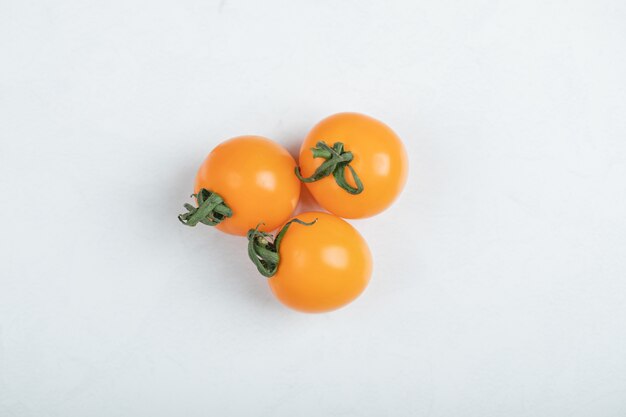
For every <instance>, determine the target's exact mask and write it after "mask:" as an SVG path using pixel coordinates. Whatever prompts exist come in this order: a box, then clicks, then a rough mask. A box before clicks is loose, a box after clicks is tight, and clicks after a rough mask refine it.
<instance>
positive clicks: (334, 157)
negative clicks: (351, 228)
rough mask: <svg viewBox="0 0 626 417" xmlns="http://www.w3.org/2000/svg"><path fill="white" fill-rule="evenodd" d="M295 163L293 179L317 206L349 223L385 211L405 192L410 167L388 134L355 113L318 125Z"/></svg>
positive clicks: (378, 124)
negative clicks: (347, 219)
mask: <svg viewBox="0 0 626 417" xmlns="http://www.w3.org/2000/svg"><path fill="white" fill-rule="evenodd" d="M320 142H323V143H320ZM299 162H300V167H299V170H300V171H299V172H298V171H296V175H299V177H300V179H301V180H302V181H303V182H305V183H306V186H307V188H308V189H309V191H310V192H311V194H312V195H313V197H314V198H315V200H316V201H317V202H318V203H319V205H320V206H322V207H323V208H325V209H326V210H328V211H330V212H331V213H333V214H335V215H337V216H340V217H345V218H350V219H358V218H364V217H370V216H373V215H375V214H377V213H380V212H381V211H383V210H385V209H386V208H387V207H389V206H390V205H391V203H393V201H394V200H395V199H396V197H398V195H399V194H400V192H401V191H402V188H404V184H405V182H406V178H407V173H408V165H409V164H408V158H407V155H406V151H405V150H404V146H403V145H402V142H401V141H400V138H399V137H398V136H397V135H396V134H395V133H394V132H393V130H391V128H389V127H388V126H387V125H385V124H384V123H382V122H380V121H378V120H376V119H374V118H371V117H369V116H366V115H363V114H359V113H338V114H335V115H332V116H330V117H327V118H326V119H324V120H322V121H321V122H319V123H318V124H317V125H316V126H315V127H313V129H312V130H311V131H310V132H309V134H308V135H307V137H306V139H305V140H304V143H303V144H302V147H301V149H300V159H299ZM355 173H356V176H355V175H354V174H355ZM330 174H332V176H331V175H330Z"/></svg>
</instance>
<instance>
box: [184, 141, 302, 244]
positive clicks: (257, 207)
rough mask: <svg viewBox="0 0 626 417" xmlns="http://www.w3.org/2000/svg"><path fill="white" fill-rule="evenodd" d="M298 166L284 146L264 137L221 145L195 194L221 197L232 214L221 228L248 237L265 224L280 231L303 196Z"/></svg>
mask: <svg viewBox="0 0 626 417" xmlns="http://www.w3.org/2000/svg"><path fill="white" fill-rule="evenodd" d="M295 166H296V164H295V161H294V159H293V157H292V156H291V155H290V154H289V152H287V150H286V149H284V148H283V147H282V146H280V145H278V144H277V143H275V142H273V141H271V140H270V139H267V138H264V137H261V136H239V137H235V138H232V139H229V140H227V141H225V142H222V143H221V144H219V145H218V146H217V147H216V148H215V149H213V150H212V151H211V153H210V154H209V155H208V156H207V157H206V159H205V160H204V162H203V163H202V165H201V166H200V169H199V170H198V173H197V175H196V180H195V187H194V189H195V193H196V194H197V193H199V192H200V191H201V190H202V189H205V190H208V191H210V192H212V193H217V194H218V195H219V196H220V197H221V198H222V199H223V200H224V203H225V205H226V206H227V207H228V208H230V210H231V211H232V215H231V217H227V218H224V219H223V220H222V221H221V222H220V223H219V224H217V225H216V226H215V227H216V228H217V229H219V230H221V231H223V232H226V233H230V234H233V235H239V236H245V235H246V233H247V232H248V230H249V229H251V228H254V227H256V226H257V225H258V224H259V223H263V224H262V225H261V226H260V229H261V230H268V231H271V230H274V229H276V228H277V227H279V226H281V225H282V224H284V223H285V222H286V221H287V219H288V218H289V217H290V216H291V214H292V213H293V210H294V209H295V207H296V205H297V204H298V199H299V197H300V182H299V181H298V179H297V178H296V177H295V176H294V174H293V172H294V169H295Z"/></svg>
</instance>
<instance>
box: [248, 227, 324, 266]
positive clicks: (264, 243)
mask: <svg viewBox="0 0 626 417" xmlns="http://www.w3.org/2000/svg"><path fill="white" fill-rule="evenodd" d="M316 221H317V219H315V220H313V221H312V222H310V223H307V222H303V221H302V220H300V219H293V220H290V221H288V222H287V223H286V224H285V225H284V226H283V228H282V229H280V231H279V232H278V234H277V235H276V238H273V236H272V234H271V233H267V232H262V231H260V230H259V226H261V224H263V223H261V224H259V225H257V227H256V228H255V229H250V230H249V231H248V256H249V257H250V260H251V261H252V262H253V263H254V264H255V265H256V268H257V269H258V270H259V272H260V273H261V275H263V276H264V277H268V278H269V277H272V276H274V275H275V274H276V271H278V264H279V263H280V255H279V250H280V242H281V241H282V240H283V237H284V236H285V233H286V232H287V229H289V226H291V224H292V223H298V224H301V225H304V226H312V225H313V224H315V222H316Z"/></svg>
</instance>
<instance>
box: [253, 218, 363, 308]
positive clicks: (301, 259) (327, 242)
mask: <svg viewBox="0 0 626 417" xmlns="http://www.w3.org/2000/svg"><path fill="white" fill-rule="evenodd" d="M303 223H305V224H303ZM248 239H249V240H250V241H249V246H248V251H249V252H248V253H249V255H250V257H251V259H252V260H253V261H254V262H255V264H256V265H257V267H258V268H259V271H260V272H261V273H262V274H264V275H266V276H269V278H268V283H269V286H270V288H271V289H272V292H273V293H274V295H275V296H276V297H277V298H278V299H279V300H280V301H281V302H282V303H283V304H285V305H286V306H288V307H291V308H293V309H295V310H299V311H303V312H308V313H320V312H326V311H331V310H334V309H337V308H339V307H342V306H344V305H346V304H348V303H349V302H351V301H352V300H354V299H355V298H357V297H358V296H359V294H361V293H362V292H363V290H364V289H365V287H366V286H367V284H368V282H369V279H370V275H371V273H372V256H371V254H370V251H369V248H368V246H367V243H366V242H365V240H364V239H363V238H362V237H361V235H360V234H359V232H357V231H356V229H354V228H353V227H352V226H351V225H350V224H348V223H347V222H346V221H345V220H343V219H340V218H339V217H337V216H333V215H332V214H328V213H322V212H307V213H302V214H299V215H298V216H296V217H295V218H294V219H292V220H291V221H290V222H288V223H287V224H286V225H285V226H284V227H283V228H282V229H281V231H280V232H279V234H278V235H277V237H276V239H275V240H274V241H273V242H272V241H271V237H270V235H269V234H267V233H262V232H258V231H255V230H251V231H250V232H249V234H248ZM265 249H267V250H265ZM272 253H273V255H272Z"/></svg>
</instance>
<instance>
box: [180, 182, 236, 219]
mask: <svg viewBox="0 0 626 417" xmlns="http://www.w3.org/2000/svg"><path fill="white" fill-rule="evenodd" d="M191 196H192V197H196V199H197V200H198V207H194V206H192V205H191V204H185V208H186V209H187V213H183V214H179V215H178V220H180V222H181V223H182V224H184V225H185V226H195V225H197V224H198V223H202V224H206V225H207V226H216V225H218V224H220V223H221V222H222V221H223V220H224V219H226V218H228V217H231V216H232V215H233V211H232V210H231V209H230V207H228V206H227V205H226V203H224V199H222V197H221V196H220V195H219V194H217V193H214V192H211V191H209V190H207V189H204V188H202V189H200V191H198V194H192V195H191Z"/></svg>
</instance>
